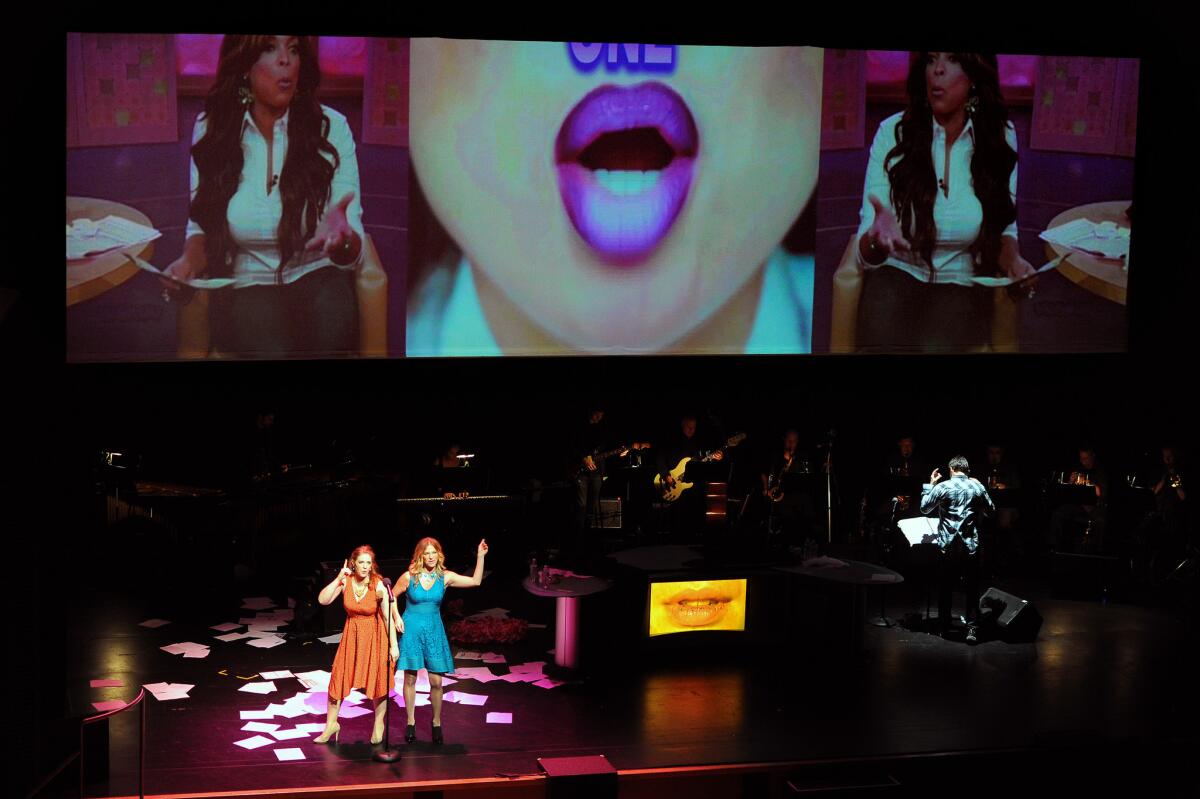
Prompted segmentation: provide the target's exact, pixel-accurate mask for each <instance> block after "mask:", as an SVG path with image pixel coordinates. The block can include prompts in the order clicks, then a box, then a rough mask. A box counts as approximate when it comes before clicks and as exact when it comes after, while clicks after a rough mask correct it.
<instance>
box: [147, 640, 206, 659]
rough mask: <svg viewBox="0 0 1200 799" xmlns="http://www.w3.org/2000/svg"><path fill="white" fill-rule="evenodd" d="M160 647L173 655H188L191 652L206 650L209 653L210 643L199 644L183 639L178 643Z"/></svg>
mask: <svg viewBox="0 0 1200 799" xmlns="http://www.w3.org/2000/svg"><path fill="white" fill-rule="evenodd" d="M159 649H161V650H162V651H164V652H166V653H168V654H171V655H186V654H187V653H189V652H204V653H206V654H207V653H208V644H197V643H194V642H192V641H182V642H180V643H178V644H167V645H166V646H160V647H159ZM193 657H196V656H193ZM198 657H204V655H199V656H198Z"/></svg>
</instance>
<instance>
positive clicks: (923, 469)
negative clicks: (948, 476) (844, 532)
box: [875, 435, 929, 519]
mask: <svg viewBox="0 0 1200 799" xmlns="http://www.w3.org/2000/svg"><path fill="white" fill-rule="evenodd" d="M927 474H929V466H928V464H926V463H925V462H924V460H923V459H922V458H921V457H920V456H919V455H918V454H917V444H916V441H915V440H914V439H913V437H912V436H910V435H902V436H900V438H898V439H897V440H896V449H895V450H894V451H893V452H892V454H891V455H889V456H888V459H887V461H886V462H885V463H884V467H883V470H882V473H881V474H880V476H879V481H878V486H877V488H876V496H877V500H876V503H875V507H876V510H877V512H878V513H879V514H880V515H881V516H884V517H890V516H891V515H892V513H893V510H894V511H895V514H896V518H897V519H902V518H907V517H910V516H916V515H918V514H919V512H920V510H919V508H918V507H917V501H918V500H919V499H920V496H921V485H922V481H923V480H924V479H925V475H927Z"/></svg>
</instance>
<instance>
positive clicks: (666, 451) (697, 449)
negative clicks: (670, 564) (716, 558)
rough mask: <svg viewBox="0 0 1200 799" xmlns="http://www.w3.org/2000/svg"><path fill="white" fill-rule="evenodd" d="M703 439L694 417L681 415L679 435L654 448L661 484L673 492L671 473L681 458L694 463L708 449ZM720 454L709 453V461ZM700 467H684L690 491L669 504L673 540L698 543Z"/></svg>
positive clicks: (701, 522) (702, 505) (702, 508)
mask: <svg viewBox="0 0 1200 799" xmlns="http://www.w3.org/2000/svg"><path fill="white" fill-rule="evenodd" d="M707 443H708V442H707V440H701V438H700V437H698V436H697V435H696V415H695V414H691V413H688V414H684V415H683V416H682V417H680V419H679V433H678V434H677V435H676V436H674V437H672V438H671V439H669V440H668V441H667V442H666V444H665V445H664V446H662V447H659V448H658V451H657V452H658V457H657V469H658V478H659V481H660V483H661V485H664V486H666V488H667V489H673V488H675V485H676V479H675V477H674V476H673V475H672V474H671V470H672V469H674V468H675V466H676V465H677V464H678V463H679V462H680V461H682V460H683V459H684V458H692V459H693V461H695V460H698V459H699V458H700V457H702V456H703V454H704V453H705V452H707V451H708V450H709V449H711V447H708V446H706V444H707ZM723 457H724V453H723V452H721V451H720V450H718V451H716V452H714V453H713V455H712V457H711V459H710V460H712V461H720V460H722V458H723ZM703 470H704V467H703V466H701V465H700V464H698V463H692V464H689V466H688V473H687V477H686V479H687V482H691V483H695V485H694V486H693V487H692V489H691V490H689V491H685V492H683V493H682V494H681V495H680V496H679V499H678V500H676V501H675V502H674V503H672V505H671V510H670V518H669V522H668V524H669V527H670V532H671V535H672V537H673V538H675V539H676V540H699V539H700V538H701V537H702V535H703V531H704V511H705V503H704V497H705V493H706V492H705V485H704V483H705V480H704V477H705V475H704V474H703Z"/></svg>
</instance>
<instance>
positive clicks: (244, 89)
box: [238, 73, 254, 106]
mask: <svg viewBox="0 0 1200 799" xmlns="http://www.w3.org/2000/svg"><path fill="white" fill-rule="evenodd" d="M238 100H239V101H240V102H241V104H242V105H243V106H248V105H250V104H251V103H253V102H254V92H252V91H250V74H249V73H247V74H245V75H243V76H242V85H241V86H239V87H238Z"/></svg>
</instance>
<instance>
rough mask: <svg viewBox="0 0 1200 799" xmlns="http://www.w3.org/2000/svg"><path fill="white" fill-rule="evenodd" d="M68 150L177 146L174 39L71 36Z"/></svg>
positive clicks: (128, 35) (131, 35) (133, 35)
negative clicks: (120, 145)
mask: <svg viewBox="0 0 1200 799" xmlns="http://www.w3.org/2000/svg"><path fill="white" fill-rule="evenodd" d="M67 103H68V105H69V106H74V108H73V111H72V112H71V113H68V115H67V124H68V126H69V127H68V130H67V144H68V146H72V145H76V146H95V145H112V144H151V143H156V142H172V141H176V140H177V139H178V136H179V131H178V129H177V127H176V113H177V100H176V83H175V52H174V42H173V39H172V37H171V36H168V35H164V34H145V33H72V34H68V36H67Z"/></svg>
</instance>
